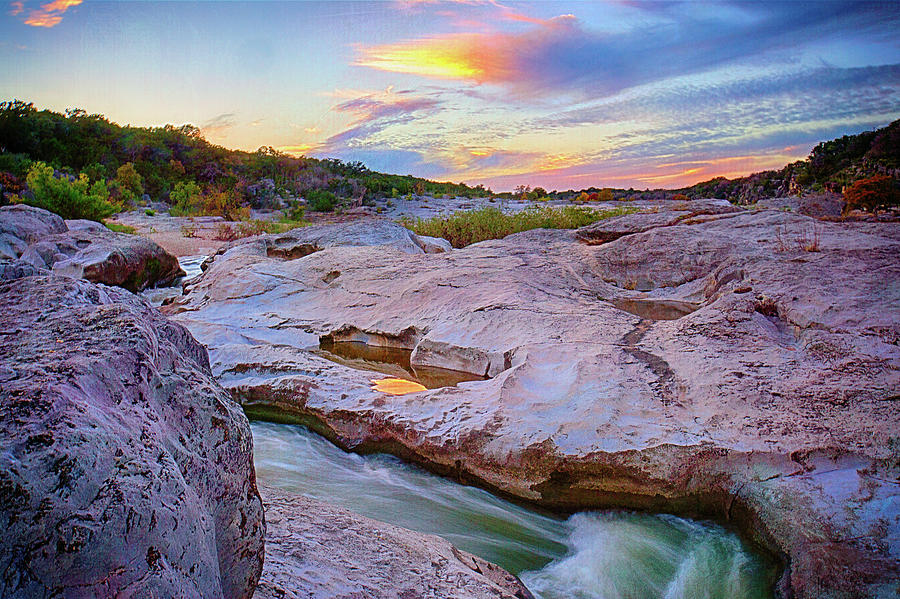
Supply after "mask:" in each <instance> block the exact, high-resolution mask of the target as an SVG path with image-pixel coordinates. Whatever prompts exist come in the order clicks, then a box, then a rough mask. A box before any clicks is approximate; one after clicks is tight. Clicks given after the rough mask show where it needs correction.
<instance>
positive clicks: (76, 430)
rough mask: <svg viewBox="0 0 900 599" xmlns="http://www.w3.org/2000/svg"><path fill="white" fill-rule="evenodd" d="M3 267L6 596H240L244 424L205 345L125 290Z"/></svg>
mask: <svg viewBox="0 0 900 599" xmlns="http://www.w3.org/2000/svg"><path fill="white" fill-rule="evenodd" d="M13 267H15V268H18V267H17V266H16V265H15V264H13ZM7 274H10V275H11V276H10V277H9V279H10V280H6V281H2V282H0V447H2V451H0V595H3V596H4V597H29V598H30V597H60V596H63V597H85V598H87V597H113V596H116V597H120V596H133V597H197V598H201V597H202V598H209V597H229V598H231V597H235V598H237V597H246V598H249V597H250V596H251V594H252V592H253V589H254V587H255V585H256V582H257V579H258V577H259V574H260V571H261V568H262V561H263V537H264V534H265V525H264V522H263V511H262V503H261V501H260V498H259V494H258V493H257V490H256V483H255V476H254V470H253V462H252V440H251V435H250V427H249V423H248V422H247V418H246V417H245V416H244V414H243V413H242V411H241V408H240V406H238V405H237V404H235V403H234V402H233V401H232V399H231V398H230V397H229V396H228V393H227V392H226V391H224V390H223V389H222V388H221V387H220V386H219V385H218V384H217V383H216V382H215V380H214V379H213V378H212V375H211V373H210V371H209V365H208V358H207V355H206V351H205V350H204V348H203V347H202V346H201V345H200V344H198V343H197V342H196V341H195V340H194V339H193V338H192V337H191V336H190V334H189V333H188V332H187V330H185V329H184V328H183V327H182V326H180V325H177V324H174V323H171V322H169V321H167V320H166V319H165V318H164V317H163V316H162V315H160V314H159V312H158V311H157V310H155V309H154V308H151V307H150V306H149V305H148V304H146V303H145V302H143V301H142V300H140V299H139V298H138V297H136V296H134V295H132V294H130V293H128V292H126V291H123V290H121V289H116V288H113V287H106V286H102V285H95V284H93V283H90V282H88V281H84V280H76V279H71V278H67V277H60V276H44V275H39V274H37V275H36V274H35V273H34V272H28V271H27V269H23V268H19V269H18V270H13V271H11V272H10V273H7Z"/></svg>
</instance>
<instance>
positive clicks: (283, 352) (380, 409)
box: [169, 211, 900, 597]
mask: <svg viewBox="0 0 900 599" xmlns="http://www.w3.org/2000/svg"><path fill="white" fill-rule="evenodd" d="M703 220H704V219H687V220H683V221H680V222H679V224H676V225H671V226H660V227H656V228H653V229H650V230H647V231H644V232H640V233H633V234H629V235H625V236H623V237H622V238H620V239H618V240H616V241H612V242H609V243H606V244H603V245H588V244H584V243H579V242H578V241H577V240H576V239H575V237H574V235H573V234H572V233H571V232H567V231H530V232H526V233H523V234H519V235H515V236H511V237H508V238H506V239H504V240H497V241H488V242H483V243H479V244H475V245H472V246H469V247H467V248H464V249H461V250H454V251H452V252H449V253H446V254H436V255H410V254H404V253H401V252H397V251H396V250H393V249H391V248H388V247H384V246H373V247H342V246H335V247H327V248H324V249H321V250H320V251H316V252H314V253H312V254H308V255H305V256H303V257H296V258H295V259H284V258H274V257H270V256H268V255H267V250H266V245H265V244H261V243H259V242H255V241H254V242H248V243H246V244H243V245H236V246H234V247H232V248H231V249H230V250H228V251H227V252H225V253H224V254H222V255H220V256H217V257H216V258H215V259H214V260H212V261H211V263H210V264H209V266H208V269H207V271H206V273H205V274H204V275H203V276H202V278H201V279H200V280H199V281H196V282H195V283H194V284H193V285H191V286H190V287H189V293H188V294H187V295H186V296H184V297H182V298H181V299H180V300H179V301H178V302H176V304H175V305H173V306H171V307H170V308H169V309H170V310H171V311H172V312H175V313H177V315H176V316H175V318H176V319H177V320H178V321H179V322H182V323H184V324H185V326H187V327H188V328H189V329H190V330H191V331H192V332H193V334H194V335H195V336H196V337H197V338H198V339H199V340H200V341H201V342H202V343H204V344H205V345H206V346H207V347H209V348H210V352H211V359H212V365H213V372H214V373H215V374H216V375H217V376H218V377H219V379H220V381H221V382H222V383H223V385H225V386H226V387H227V388H230V389H231V390H232V391H233V393H234V394H235V396H236V397H238V398H239V399H241V401H242V402H245V405H247V407H248V408H249V409H253V410H255V411H257V413H265V411H266V410H270V411H271V412H275V413H278V414H279V415H280V416H282V417H285V416H287V417H290V418H294V419H296V420H298V421H302V422H307V423H310V424H312V425H313V426H315V427H316V429H317V430H319V431H320V432H322V433H324V434H326V435H328V436H329V437H330V438H332V439H334V440H335V441H337V442H338V443H340V444H341V445H343V446H345V447H348V448H355V449H358V450H373V449H382V450H387V451H392V452H395V453H399V454H401V455H403V456H405V457H408V458H412V459H415V460H418V461H420V462H422V463H424V464H426V465H428V466H429V467H431V468H433V469H435V470H437V471H440V472H443V473H446V474H450V475H453V476H456V477H459V478H461V479H464V480H468V481H478V482H479V483H480V484H482V485H484V486H486V487H489V488H493V489H498V490H501V491H503V492H505V493H509V494H511V495H515V496H519V497H521V498H524V499H527V500H530V501H534V502H537V503H540V504H543V505H547V506H555V507H564V508H573V509H574V508H586V507H605V506H625V507H633V508H641V509H652V510H662V511H672V512H677V513H682V514H700V515H705V516H713V517H716V518H719V519H721V520H726V521H730V522H732V523H733V524H735V525H736V526H738V527H739V528H740V529H741V530H742V531H743V532H744V534H745V535H746V536H748V537H750V538H753V539H755V540H756V541H758V542H760V543H761V544H762V545H764V546H766V547H768V548H769V549H771V550H772V551H773V552H774V553H775V554H776V555H781V556H783V557H784V559H785V563H786V565H787V569H786V570H785V577H784V579H783V580H782V583H781V584H782V587H781V588H782V590H785V592H786V593H787V592H790V590H791V589H793V592H795V593H796V595H797V596H799V597H845V596H851V597H856V596H892V594H894V593H895V592H896V590H897V588H898V587H897V585H898V584H900V561H898V558H900V509H898V506H900V484H898V477H900V466H898V464H900V460H898V455H900V454H898V447H900V442H898V438H897V431H898V430H900V412H898V411H897V409H896V405H895V404H896V399H897V389H898V388H900V349H898V347H897V343H898V339H900V284H898V281H900V242H898V236H897V234H896V233H897V231H896V230H895V229H896V227H897V226H898V225H897V224H891V223H884V224H875V223H871V224H870V225H869V226H867V227H866V228H865V229H862V228H859V227H856V226H851V225H844V224H838V223H822V222H819V221H816V220H814V219H811V218H807V217H804V216H799V215H795V214H790V213H784V212H779V211H760V212H757V213H751V212H743V213H738V214H734V215H724V216H720V217H718V218H717V219H715V220H710V221H706V222H702V221H703ZM309 234H312V233H309ZM623 308H624V309H623ZM679 313H680V314H681V315H680V317H678V316H679ZM334 335H338V336H341V337H342V338H348V339H351V338H352V339H355V340H358V341H365V342H368V343H371V344H375V345H383V346H394V347H403V348H406V349H409V350H412V352H413V353H412V358H411V362H412V365H413V366H416V365H423V366H445V367H446V366H450V367H452V368H456V369H459V370H465V371H467V372H471V373H473V374H487V375H488V376H490V377H491V378H490V379H488V380H486V381H473V382H468V383H461V384H460V385H458V386H456V387H446V388H441V389H434V390H428V391H424V392H420V393H415V394H411V395H403V396H396V397H394V396H387V395H385V394H382V393H378V392H376V391H373V390H372V388H371V384H370V379H371V378H372V373H370V372H364V371H359V370H353V369H351V368H347V367H346V366H342V365H340V364H335V363H333V362H329V361H328V360H325V359H324V358H322V357H320V356H318V355H316V354H315V353H313V352H311V351H309V350H310V348H315V347H316V346H317V344H318V341H319V339H320V338H321V337H331V336H334Z"/></svg>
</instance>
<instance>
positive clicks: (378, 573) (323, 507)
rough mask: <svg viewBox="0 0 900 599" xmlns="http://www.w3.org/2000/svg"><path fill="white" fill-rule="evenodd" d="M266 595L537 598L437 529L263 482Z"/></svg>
mask: <svg viewBox="0 0 900 599" xmlns="http://www.w3.org/2000/svg"><path fill="white" fill-rule="evenodd" d="M261 492H262V495H263V500H264V502H265V505H266V525H267V530H266V563H265V566H264V567H263V573H262V576H261V577H260V581H259V587H257V589H256V594H255V595H254V597H256V598H258V599H300V598H303V599H308V598H313V597H316V598H319V597H320V598H322V599H326V598H327V599H350V598H353V599H355V598H357V597H365V598H366V599H405V598H407V597H441V598H444V599H478V598H481V597H484V598H488V597H490V598H496V599H501V598H508V599H532V595H531V593H529V592H528V590H527V589H526V588H525V587H524V586H523V585H522V583H521V582H520V581H519V580H518V579H517V578H516V577H515V576H513V575H512V574H509V573H508V572H506V571H505V570H503V569H501V568H500V567H499V566H496V565H494V564H492V563H490V562H487V561H485V560H483V559H481V558H479V557H476V556H474V555H472V554H470V553H466V552H465V551H460V550H459V549H456V548H455V547H453V546H452V545H451V544H450V543H448V542H447V541H445V540H443V539H441V538H440V537H436V536H433V535H426V534H422V533H418V532H413V531H411V530H406V529H403V528H399V527H397V526H392V525H390V524H384V523H382V522H377V521H375V520H370V519H369V518H365V517H363V516H358V515H356V514H353V513H352V512H348V511H346V510H343V509H341V508H337V507H334V506H331V505H329V504H327V503H323V502H321V501H316V500H314V499H309V498H307V497H303V496H302V495H294V494H291V493H287V492H284V491H280V490H277V489H275V488H272V487H262V488H261Z"/></svg>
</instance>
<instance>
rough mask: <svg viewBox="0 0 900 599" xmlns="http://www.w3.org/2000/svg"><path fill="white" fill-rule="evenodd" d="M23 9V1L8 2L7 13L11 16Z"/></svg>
mask: <svg viewBox="0 0 900 599" xmlns="http://www.w3.org/2000/svg"><path fill="white" fill-rule="evenodd" d="M24 10H25V3H24V2H21V1H19V2H10V3H9V14H11V15H12V16H16V15H18V14H21V13H22V11H24Z"/></svg>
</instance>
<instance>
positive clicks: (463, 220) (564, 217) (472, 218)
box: [401, 206, 635, 248]
mask: <svg viewBox="0 0 900 599" xmlns="http://www.w3.org/2000/svg"><path fill="white" fill-rule="evenodd" d="M634 211H635V209H634V208H615V209H612V210H595V209H592V208H586V207H581V206H563V207H552V206H541V207H537V206H532V207H529V208H526V209H525V210H522V211H521V212H518V213H515V214H510V213H506V212H503V211H502V210H500V209H499V208H494V207H492V206H488V207H485V208H481V209H479V210H473V211H470V212H457V213H455V214H452V215H450V216H446V217H436V218H430V219H426V220H423V219H418V220H415V221H412V220H409V219H405V220H401V224H403V225H404V226H405V227H407V228H409V229H411V230H412V231H413V232H415V233H417V234H419V235H428V236H431V237H443V238H444V239H446V240H447V241H449V242H450V244H451V245H452V246H453V247H455V248H461V247H465V246H467V245H469V244H472V243H477V242H479V241H484V240H486V239H500V238H503V237H506V236H507V235H511V234H513V233H520V232H522V231H528V230H530V229H576V228H578V227H583V226H585V225H589V224H591V223H594V222H597V221H599V220H603V219H605V218H610V217H613V216H621V215H623V214H629V213H631V212H634Z"/></svg>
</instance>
